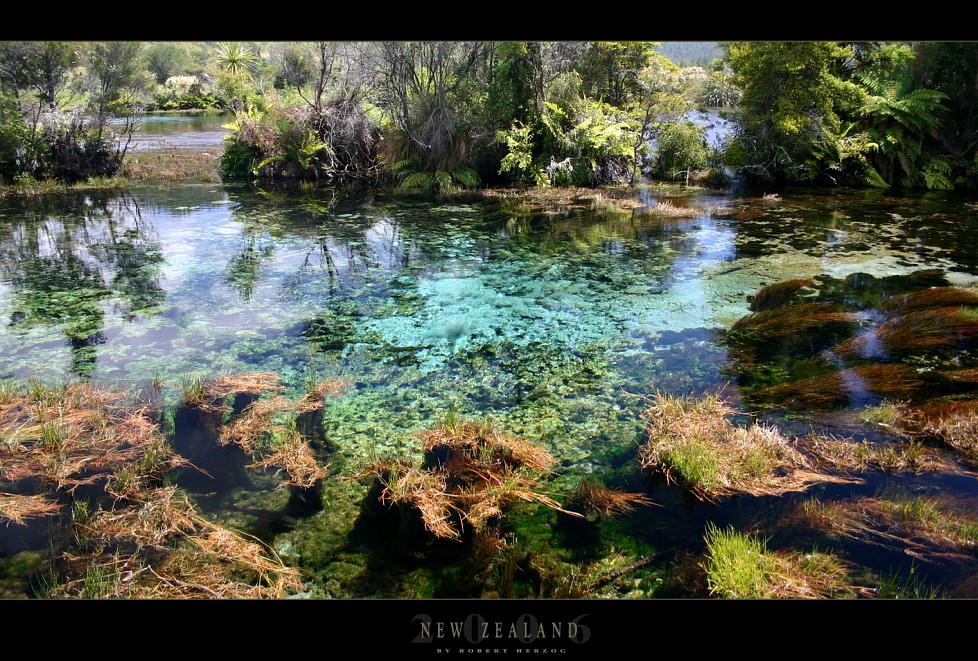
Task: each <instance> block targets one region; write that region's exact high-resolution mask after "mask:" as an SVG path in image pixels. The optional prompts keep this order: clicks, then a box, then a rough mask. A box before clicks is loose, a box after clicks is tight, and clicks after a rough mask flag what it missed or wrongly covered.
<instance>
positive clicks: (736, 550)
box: [702, 523, 853, 599]
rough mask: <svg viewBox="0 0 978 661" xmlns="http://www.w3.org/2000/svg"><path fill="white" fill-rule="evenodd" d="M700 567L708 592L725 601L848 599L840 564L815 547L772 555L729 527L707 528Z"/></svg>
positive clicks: (759, 543)
mask: <svg viewBox="0 0 978 661" xmlns="http://www.w3.org/2000/svg"><path fill="white" fill-rule="evenodd" d="M706 548H707V551H706V558H705V560H704V561H703V565H702V566H703V569H704V570H705V571H706V582H707V586H708V588H709V591H710V594H711V595H713V596H716V597H721V598H724V599H825V598H833V597H839V596H843V597H850V596H852V595H853V592H852V590H851V589H850V588H849V586H848V581H847V571H846V568H845V566H844V565H843V564H842V563H841V562H840V561H839V560H838V559H837V558H836V557H835V556H833V555H831V554H828V553H821V552H819V551H818V550H817V549H816V550H812V551H810V552H808V553H798V552H772V551H769V550H768V549H767V547H766V542H765V541H763V540H761V539H758V538H757V537H755V536H752V535H746V534H743V533H739V532H737V531H736V530H734V529H733V528H727V529H722V530H721V529H720V528H717V527H716V526H715V525H713V524H712V523H710V524H707V529H706Z"/></svg>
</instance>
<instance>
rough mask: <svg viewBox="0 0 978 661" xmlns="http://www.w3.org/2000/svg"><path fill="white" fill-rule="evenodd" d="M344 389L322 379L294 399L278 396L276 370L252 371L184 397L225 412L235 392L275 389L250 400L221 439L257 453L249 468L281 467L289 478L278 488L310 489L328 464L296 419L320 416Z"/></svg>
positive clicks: (206, 385)
mask: <svg viewBox="0 0 978 661" xmlns="http://www.w3.org/2000/svg"><path fill="white" fill-rule="evenodd" d="M343 388H344V384H343V383H342V382H340V381H322V382H320V383H317V384H314V386H313V387H312V388H311V389H309V391H308V392H306V393H304V394H303V395H302V396H301V397H299V398H298V399H296V400H292V399H289V398H288V397H285V396H284V395H282V394H280V392H281V391H282V390H283V386H282V385H281V384H280V383H279V378H278V376H277V375H276V374H273V373H270V372H253V373H248V374H240V375H234V376H221V377H217V378H215V379H213V380H207V381H204V382H202V383H201V384H200V385H199V386H198V387H195V389H194V390H193V392H192V394H193V399H187V400H185V401H186V403H187V404H188V405H190V406H193V407H195V408H199V409H201V410H204V411H216V410H224V407H225V406H227V400H228V398H232V397H234V396H236V395H250V396H252V397H258V396H259V395H263V394H265V393H269V392H272V393H274V394H272V395H270V396H268V397H265V398H262V399H256V400H255V401H253V402H251V403H250V404H248V405H247V406H246V407H245V408H244V410H243V411H242V412H241V414H240V415H238V416H237V417H235V418H234V419H233V420H232V421H231V422H230V423H229V424H227V425H226V426H225V427H224V428H223V430H222V431H221V435H220V438H219V442H220V444H221V445H228V444H234V445H237V446H238V447H240V448H241V449H242V450H244V452H246V453H247V454H249V455H252V456H254V457H256V460H255V462H254V463H253V464H251V466H250V467H252V468H263V469H265V468H273V467H275V468H279V469H281V470H284V471H285V472H286V474H287V475H288V479H287V480H286V481H285V482H283V484H282V486H294V487H298V488H301V489H309V488H312V487H313V486H314V485H315V484H316V483H317V482H318V481H319V480H322V479H323V478H324V477H325V476H326V467H324V466H321V465H320V463H319V461H318V460H317V459H316V456H315V453H314V452H313V450H312V449H311V448H310V447H309V444H308V439H306V438H305V437H304V436H303V434H302V433H301V432H300V431H299V430H298V429H297V426H296V425H297V420H298V418H299V417H300V416H303V415H307V414H310V413H316V412H320V415H321V411H322V407H323V404H324V402H325V399H326V398H327V397H329V396H332V395H336V394H339V393H340V392H341V391H342V390H343ZM198 392H199V395H198ZM186 396H187V395H186V390H185V391H184V397H185V398H186Z"/></svg>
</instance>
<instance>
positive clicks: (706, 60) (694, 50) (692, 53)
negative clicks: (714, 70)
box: [658, 41, 722, 67]
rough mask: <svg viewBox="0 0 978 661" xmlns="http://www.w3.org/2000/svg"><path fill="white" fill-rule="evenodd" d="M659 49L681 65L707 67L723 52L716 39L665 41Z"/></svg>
mask: <svg viewBox="0 0 978 661" xmlns="http://www.w3.org/2000/svg"><path fill="white" fill-rule="evenodd" d="M658 50H659V52H660V53H662V54H663V55H665V56H666V57H668V58H669V59H670V60H672V61H673V62H675V63H676V64H678V65H680V66H701V67H705V66H707V65H709V64H710V62H712V61H713V60H714V59H715V58H718V57H720V55H721V54H722V51H721V49H720V44H719V43H718V42H716V41H663V42H661V45H660V46H659V49H658Z"/></svg>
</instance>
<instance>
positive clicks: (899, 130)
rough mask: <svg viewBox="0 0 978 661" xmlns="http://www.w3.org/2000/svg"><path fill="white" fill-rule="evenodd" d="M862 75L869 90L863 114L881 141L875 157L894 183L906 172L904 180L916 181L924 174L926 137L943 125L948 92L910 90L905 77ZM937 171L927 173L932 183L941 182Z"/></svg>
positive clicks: (926, 179)
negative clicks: (919, 163)
mask: <svg viewBox="0 0 978 661" xmlns="http://www.w3.org/2000/svg"><path fill="white" fill-rule="evenodd" d="M858 79H859V81H860V83H861V84H862V85H863V87H864V88H865V90H866V92H867V96H866V100H865V102H864V103H863V105H862V107H861V108H860V109H859V115H860V116H861V117H862V118H863V120H864V122H865V125H866V131H867V133H868V134H869V136H870V139H871V140H872V141H873V143H875V144H876V145H877V149H876V156H875V159H874V160H875V161H876V165H877V167H878V169H879V171H880V173H881V175H882V178H883V179H884V180H885V181H886V182H887V184H889V185H893V184H894V183H896V181H897V179H898V176H899V174H900V172H902V174H903V176H902V177H900V179H899V180H900V182H901V183H903V184H904V185H907V186H913V185H915V184H916V183H917V181H918V180H919V179H920V178H921V176H922V174H921V171H920V170H919V169H918V167H917V161H918V159H919V158H920V156H921V153H922V151H923V146H924V140H925V139H926V138H927V137H928V136H932V135H933V134H934V133H935V132H936V130H937V129H938V127H939V126H940V124H941V122H940V118H939V117H938V113H939V112H941V111H942V110H943V109H944V108H943V106H942V105H941V102H942V101H943V100H944V99H946V98H947V95H945V94H943V93H942V92H938V91H936V90H928V89H914V90H908V89H907V85H906V83H905V82H903V81H901V80H898V79H892V80H883V79H880V78H876V77H874V76H872V75H870V74H868V73H862V74H860V75H859V76H858ZM898 168H899V172H898ZM935 172H936V171H933V170H932V172H931V176H925V177H923V179H924V183H925V185H927V186H928V187H930V185H931V184H935V185H940V184H941V182H940V179H939V177H937V176H936V174H935Z"/></svg>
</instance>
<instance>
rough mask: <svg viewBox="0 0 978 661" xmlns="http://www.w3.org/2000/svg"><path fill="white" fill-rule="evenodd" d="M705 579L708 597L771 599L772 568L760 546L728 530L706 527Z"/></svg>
mask: <svg viewBox="0 0 978 661" xmlns="http://www.w3.org/2000/svg"><path fill="white" fill-rule="evenodd" d="M706 548H707V558H706V564H705V567H704V568H705V569H706V577H707V578H706V580H707V585H708V586H709V588H710V594H713V595H715V596H719V597H723V598H726V599H764V598H768V597H771V596H772V589H771V584H770V582H769V581H768V575H769V574H770V573H771V572H772V571H773V570H774V565H773V563H772V562H771V559H770V557H769V556H768V554H767V552H766V551H765V548H764V543H763V542H762V541H761V540H759V539H757V538H756V537H752V536H749V535H742V534H740V533H738V532H737V531H736V530H733V529H732V528H728V529H723V530H721V529H720V528H717V527H716V526H715V525H713V524H712V523H711V524H708V525H707V535H706Z"/></svg>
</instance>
